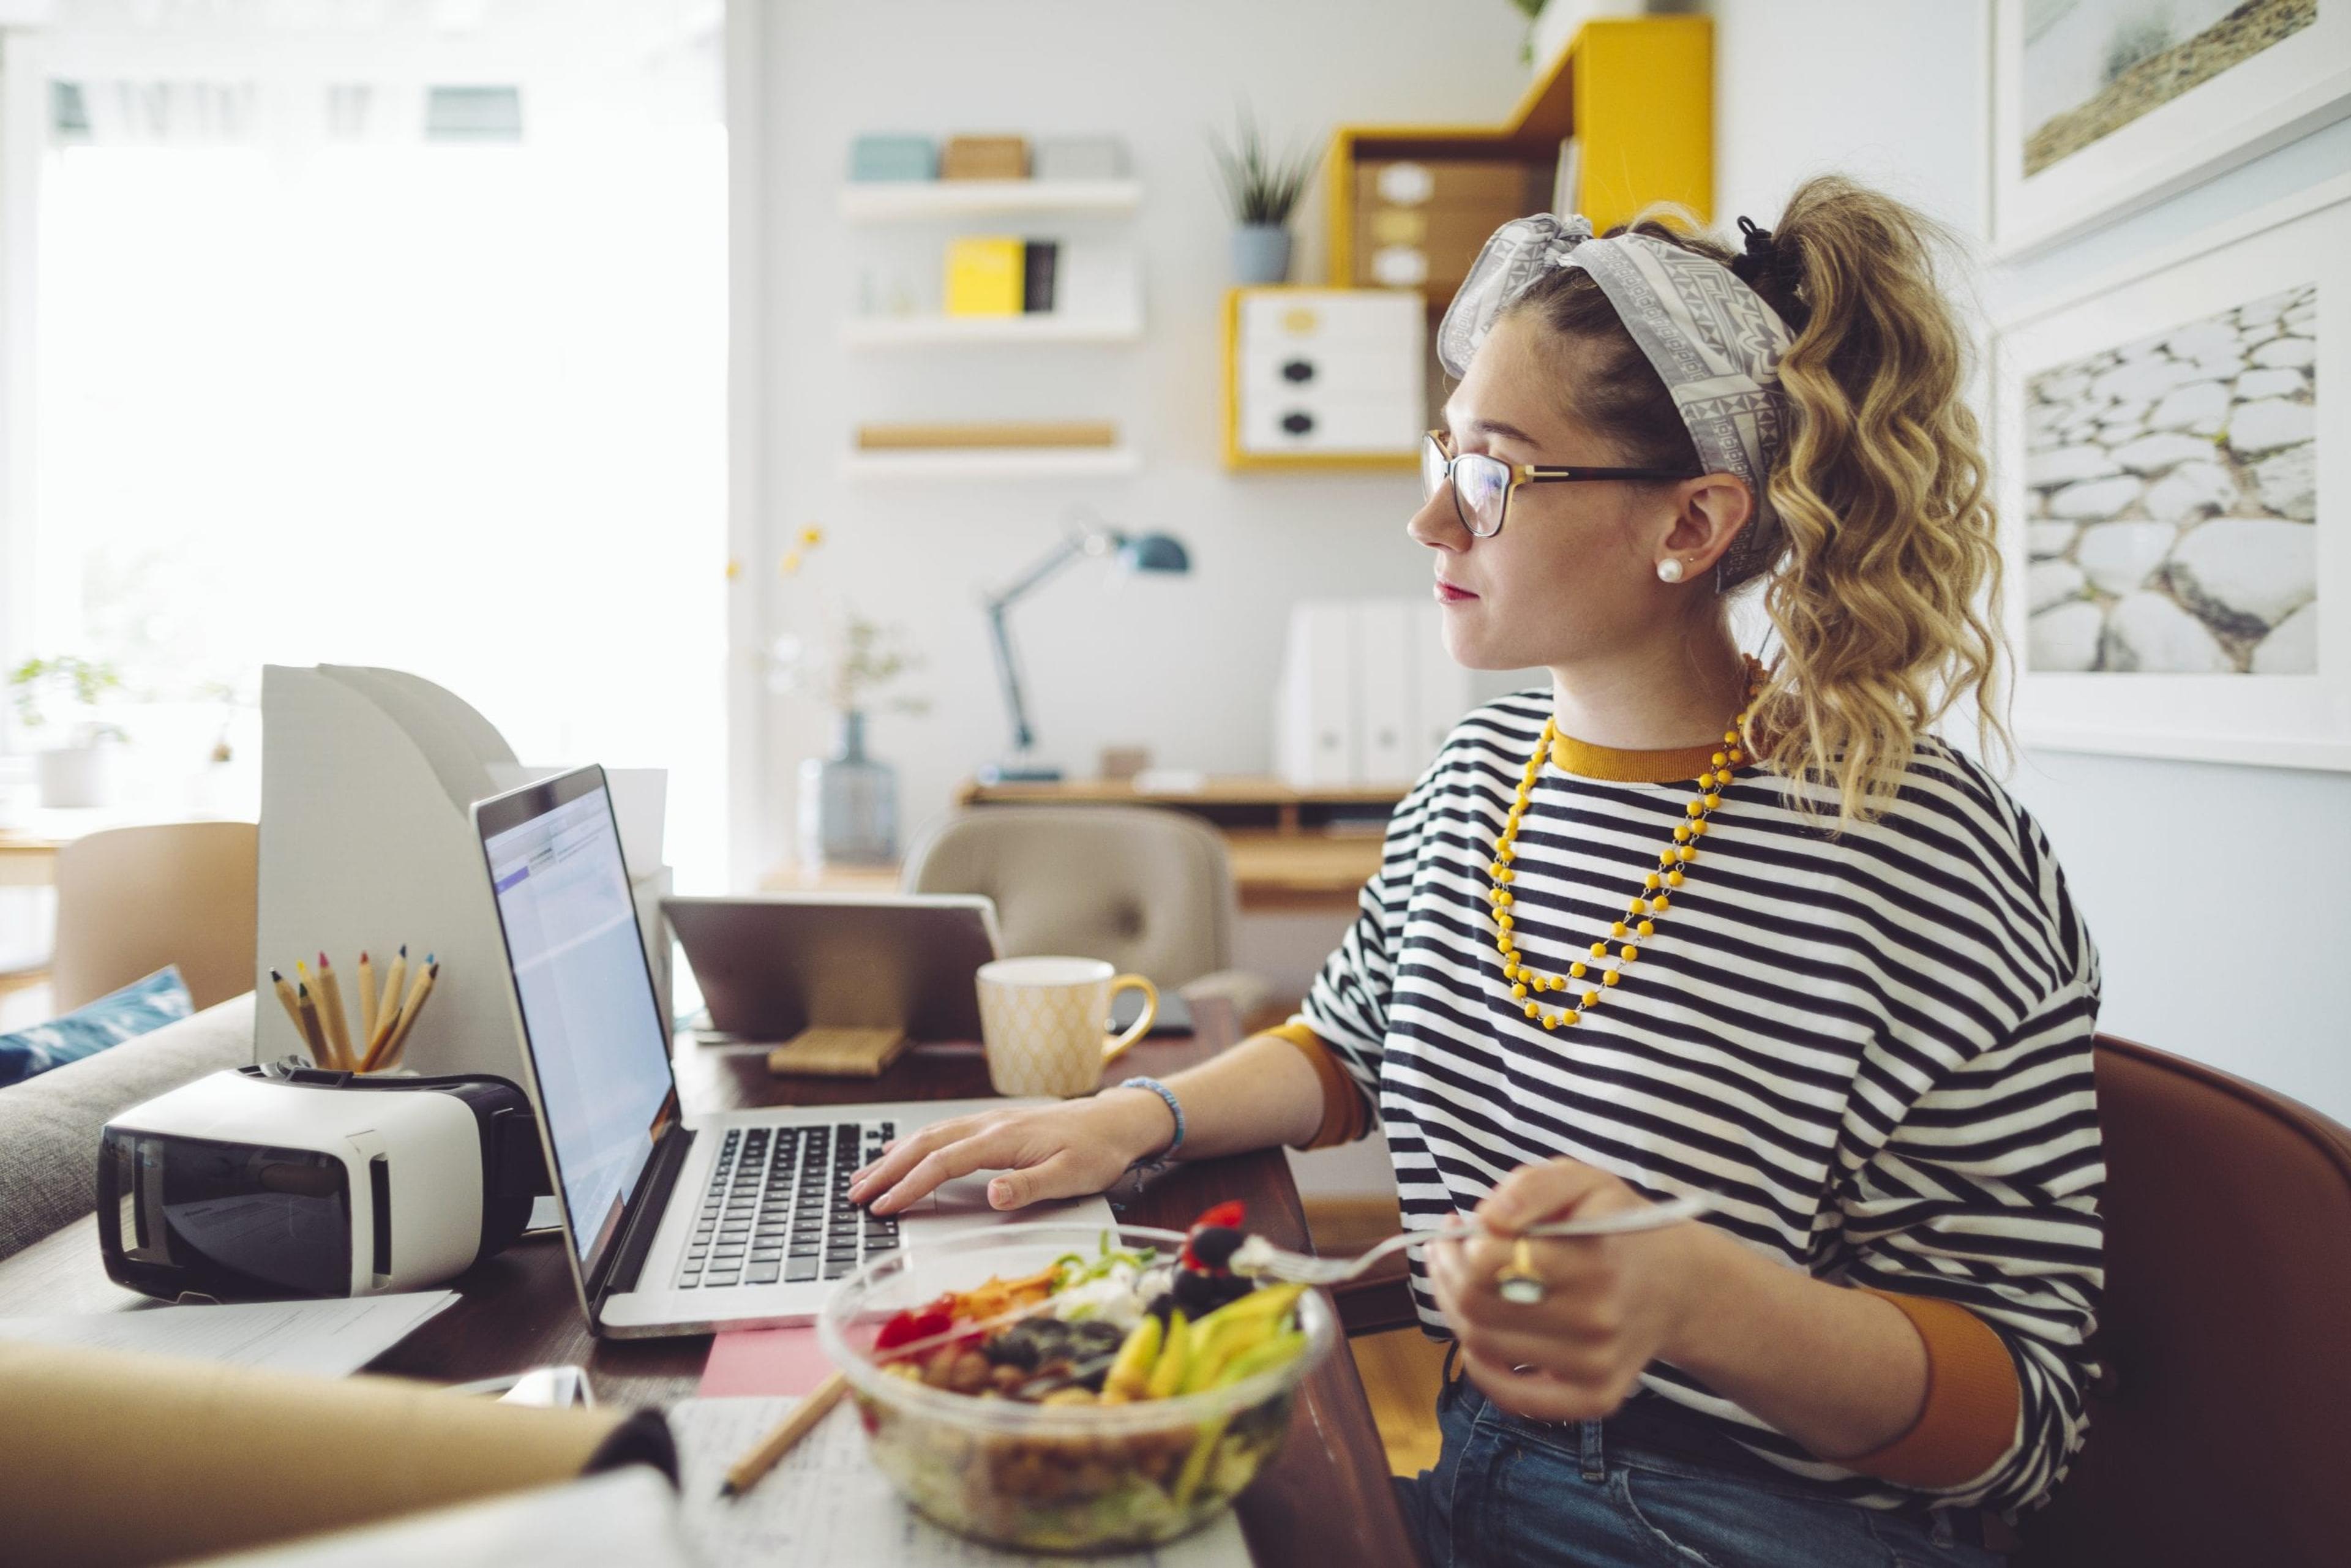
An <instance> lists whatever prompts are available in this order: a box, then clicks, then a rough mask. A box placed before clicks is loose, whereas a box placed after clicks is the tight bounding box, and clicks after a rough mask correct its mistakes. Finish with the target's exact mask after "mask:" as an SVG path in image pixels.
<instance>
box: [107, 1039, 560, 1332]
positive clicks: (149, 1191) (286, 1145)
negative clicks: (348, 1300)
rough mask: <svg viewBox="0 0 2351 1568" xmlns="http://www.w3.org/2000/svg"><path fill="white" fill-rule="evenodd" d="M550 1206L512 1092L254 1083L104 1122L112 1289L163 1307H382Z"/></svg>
mask: <svg viewBox="0 0 2351 1568" xmlns="http://www.w3.org/2000/svg"><path fill="white" fill-rule="evenodd" d="M548 1190H549V1188H548V1183H547V1166H546V1162H545V1161H544V1159H543V1158H542V1157H541V1156H540V1154H539V1142H538V1128H537V1126H536V1125H535V1124H534V1123H533V1122H532V1119H531V1110H530V1102H529V1101H528V1099H527V1098H526V1097H525V1096H524V1094H523V1092H522V1090H521V1089H519V1088H518V1087H517V1086H516V1085H515V1084H514V1083H512V1082H508V1081H507V1080H506V1079H504V1078H499V1077H496V1076H493V1075H491V1074H487V1073H465V1074H459V1075H455V1076H451V1077H445V1078H360V1077H356V1076H354V1075H353V1074H351V1073H348V1072H328V1071H319V1070H318V1069H315V1068H301V1069H298V1070H295V1071H277V1070H272V1069H264V1068H260V1067H240V1068H236V1069H235V1070H233V1071H224V1072H215V1073H213V1074H212V1075H210V1076H209V1077H205V1078H200V1079H198V1080H196V1081H195V1082H193V1083H188V1084H183V1086H181V1087H180V1088H178V1089H174V1090H172V1092H170V1093H168V1094H164V1095H161V1096H158V1097H157V1098H155V1099H153V1100H150V1101H148V1102H147V1103H145V1104H143V1105H139V1106H135V1107H133V1108H132V1109H131V1110H129V1111H125V1112H124V1113H122V1114H120V1115H119V1116H117V1117H115V1118H114V1120H112V1121H111V1122H109V1123H108V1124H106V1128H105V1131H104V1133H103V1134H102V1141H101V1144H100V1146H99V1166H98V1233H99V1244H100V1245H101V1246H102V1247H103V1248H104V1249H105V1253H106V1272H107V1274H108V1276H109V1277H110V1279H112V1280H113V1281H115V1283H117V1284H119V1285H125V1286H128V1287H129V1288H131V1290H134V1291H141V1292H142V1293H143V1294H146V1295H150V1296H157V1297H161V1298H162V1299H163V1300H165V1301H179V1300H182V1299H183V1298H187V1297H200V1298H208V1299H210V1300H214V1301H252V1300H277V1299H283V1298H286V1297H289V1296H373V1295H381V1294H385V1293H388V1292H391V1291H413V1290H416V1289H419V1288H421V1287H423V1286H427V1285H434V1284H438V1283H440V1282H441V1281H444V1280H448V1279H451V1278H454V1277H455V1276H456V1275H458V1274H462V1273H464V1272H465V1270H467V1269H470V1268H472V1267H473V1266H474V1264H475V1263H476V1262H478V1261H480V1260H482V1259H485V1258H487V1257H489V1256H490V1255H491V1254H492V1253H494V1252H496V1251H497V1250H498V1249H500V1248H502V1247H504V1246H506V1244H507V1242H509V1241H512V1240H513V1239H515V1238H516V1237H517V1236H519V1235H521V1234H522V1231H523V1228H524V1227H525V1226H526V1225H528V1223H529V1219H530V1207H531V1200H532V1199H533V1198H534V1197H537V1196H538V1195H539V1194H541V1193H544V1192H546V1191H548Z"/></svg>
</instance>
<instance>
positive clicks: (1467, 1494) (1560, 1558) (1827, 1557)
mask: <svg viewBox="0 0 2351 1568" xmlns="http://www.w3.org/2000/svg"><path fill="white" fill-rule="evenodd" d="M1635 1406H1642V1407H1648V1408H1651V1409H1654V1408H1655V1407H1656V1402H1655V1401H1653V1400H1650V1399H1643V1398H1636V1399H1635ZM1627 1410H1628V1415H1627V1416H1626V1418H1625V1419H1623V1420H1619V1419H1618V1418H1616V1417H1611V1418H1610V1419H1609V1420H1608V1421H1606V1422H1599V1421H1583V1422H1561V1423H1558V1424H1556V1425H1554V1424H1551V1423H1546V1422H1541V1421H1530V1420H1526V1419H1524V1418H1522V1417H1520V1416H1512V1415H1510V1414H1508V1413H1507V1412H1505V1411H1503V1410H1501V1409H1500V1408H1499V1407H1498V1406H1494V1405H1492V1404H1490V1403H1489V1402H1488V1401H1487V1399H1486V1397H1485V1396H1483V1395H1482V1394H1480V1393H1479V1391H1478V1389H1477V1386H1476V1385H1474V1384H1472V1383H1471V1382H1470V1381H1469V1380H1468V1378H1466V1377H1462V1378H1457V1379H1455V1380H1454V1381H1452V1382H1450V1383H1448V1384H1447V1386H1446V1389H1445V1392H1444V1393H1443V1394H1441V1395H1440V1396H1438V1398H1437V1424H1438V1426H1439V1427H1440V1428H1441V1430H1442V1431H1443V1433H1444V1435H1445V1446H1444V1449H1443V1451H1442V1452H1441V1453H1440V1454H1439V1455H1438V1457H1437V1468H1436V1469H1433V1470H1423V1471H1421V1472H1420V1474H1419V1475H1418V1476H1417V1477H1416V1478H1414V1479H1410V1480H1406V1479H1404V1478H1402V1477H1398V1478H1397V1479H1396V1483H1395V1485H1396V1495H1397V1500H1399V1501H1400V1502H1401V1503H1402V1504H1403V1505H1404V1513H1405V1520H1406V1521H1408V1522H1409V1523H1410V1524H1411V1525H1412V1528H1413V1530H1414V1531H1415V1532H1416V1533H1417V1534H1418V1536H1419V1537H1420V1544H1421V1551H1422V1552H1423V1553H1424V1554H1425V1555H1426V1557H1427V1559H1428V1561H1429V1563H1431V1565H1432V1568H1501V1565H1503V1564H1517V1563H1529V1564H1534V1563H1541V1564H1557V1565H1560V1568H1567V1565H1571V1564H1572V1565H1573V1568H2000V1565H2001V1564H2002V1563H2006V1562H2007V1561H2008V1558H2007V1556H2006V1554H2005V1553H2002V1552H1992V1551H1989V1550H1987V1549H1986V1548H1984V1547H1983V1546H1981V1545H1980V1544H1972V1543H1971V1542H1972V1541H1973V1540H1974V1538H1975V1537H1976V1536H1977V1535H1978V1534H1979V1531H1978V1529H1977V1528H1976V1525H1977V1523H1978V1516H1977V1515H1975V1514H1973V1513H1953V1512H1950V1511H1941V1512H1938V1513H1937V1514H1935V1515H1934V1516H1932V1517H1931V1518H1930V1517H1929V1516H1928V1512H1927V1511H1926V1510H1924V1509H1905V1510H1900V1511H1887V1510H1883V1509H1874V1508H1863V1507H1860V1506H1859V1505H1857V1504H1855V1503H1849V1502H1844V1501H1841V1500H1838V1499H1835V1498H1832V1497H1825V1496H1822V1495H1820V1494H1818V1493H1817V1492H1810V1491H1808V1490H1806V1487H1805V1483H1804V1481H1803V1480H1802V1478H1801V1477H1796V1476H1788V1477H1786V1478H1785V1479H1784V1480H1781V1481H1778V1482H1777V1483H1776V1484H1775V1482H1774V1481H1773V1480H1771V1479H1763V1478H1761V1477H1759V1476H1757V1475H1755V1474H1753V1473H1750V1472H1749V1471H1748V1470H1747V1469H1746V1466H1755V1467H1761V1466H1762V1464H1763V1461H1761V1460H1760V1459H1755V1458H1753V1457H1752V1456H1750V1455H1746V1454H1745V1451H1744V1450H1743V1449H1741V1450H1739V1451H1738V1452H1739V1454H1740V1457H1741V1458H1744V1460H1745V1461H1746V1465H1745V1466H1742V1465H1741V1464H1740V1462H1739V1461H1738V1460H1735V1459H1732V1458H1729V1456H1728V1455H1726V1456H1725V1457H1724V1459H1723V1462H1719V1463H1717V1462H1712V1461H1710V1460H1709V1459H1708V1458H1705V1457H1704V1454H1705V1450H1706V1448H1707V1446H1708V1442H1709V1441H1711V1442H1713V1443H1717V1444H1720V1445H1722V1446H1724V1447H1726V1448H1735V1445H1729V1443H1728V1442H1727V1440H1726V1439H1720V1438H1714V1437H1711V1435H1710V1434H1704V1433H1695V1434H1693V1437H1692V1440H1691V1441H1688V1442H1678V1441H1670V1440H1667V1441H1660V1440H1657V1439H1658V1438H1659V1437H1663V1436H1666V1435H1667V1434H1670V1432H1671V1430H1672V1427H1673V1421H1672V1418H1671V1416H1669V1415H1668V1416H1663V1417H1659V1416H1654V1415H1653V1416H1651V1417H1650V1418H1649V1419H1648V1420H1647V1421H1646V1422H1644V1421H1641V1420H1637V1419H1634V1418H1633V1416H1632V1414H1631V1412H1633V1411H1634V1406H1628V1407H1627ZM1963 1537H1964V1538H1965V1539H1962V1538H1963Z"/></svg>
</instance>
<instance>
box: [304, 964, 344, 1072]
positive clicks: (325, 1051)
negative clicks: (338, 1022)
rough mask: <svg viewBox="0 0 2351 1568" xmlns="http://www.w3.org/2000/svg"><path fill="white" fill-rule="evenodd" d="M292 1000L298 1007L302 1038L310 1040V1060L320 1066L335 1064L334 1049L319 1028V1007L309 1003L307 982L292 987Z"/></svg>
mask: <svg viewBox="0 0 2351 1568" xmlns="http://www.w3.org/2000/svg"><path fill="white" fill-rule="evenodd" d="M294 1000H295V1004H296V1006H297V1007H298V1009H300V1011H299V1013H298V1017H299V1018H300V1019H301V1020H302V1038H303V1039H305V1040H308V1041H309V1042H310V1060H311V1061H315V1062H317V1063H318V1064H319V1066H321V1067H333V1066H335V1065H336V1062H335V1056H334V1051H333V1050H332V1048H330V1047H329V1045H328V1044H327V1037H326V1035H325V1034H324V1033H323V1032H322V1031H321V1030H319V1009H317V1008H315V1007H313V1006H311V1005H310V988H309V986H308V984H307V983H306V984H303V985H298V986H297V987H295V988H294Z"/></svg>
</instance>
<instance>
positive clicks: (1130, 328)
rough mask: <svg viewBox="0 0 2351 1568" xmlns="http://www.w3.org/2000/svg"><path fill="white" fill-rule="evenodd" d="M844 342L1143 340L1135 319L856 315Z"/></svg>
mask: <svg viewBox="0 0 2351 1568" xmlns="http://www.w3.org/2000/svg"><path fill="white" fill-rule="evenodd" d="M1142 337H1143V321H1142V319H1141V318H1139V317H1134V316H1101V317H1084V316H1061V315H1057V314H1055V313H1053V312H1051V311H1039V312H1037V313H1036V314H1034V315H1027V316H852V317H850V318H848V319H846V320H844V321H842V322H841V341H843V342H845V343H847V344H849V345H850V346H851V347H852V348H858V349H903V348H917V347H923V346H925V345H930V344H937V343H1133V342H1137V341H1139V340H1141V339H1142Z"/></svg>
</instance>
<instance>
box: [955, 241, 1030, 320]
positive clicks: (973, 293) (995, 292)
mask: <svg viewBox="0 0 2351 1568" xmlns="http://www.w3.org/2000/svg"><path fill="white" fill-rule="evenodd" d="M1024 254H1025V247H1024V246H1023V245H1022V243H1021V242H1020V241H1019V240H1018V239H1007V238H1003V237H1001V236H998V235H965V236H963V237H961V238H959V239H954V240H950V241H948V242H947V314H948V315H950V316H1018V315H1019V314H1020V298H1021V285H1022V282H1023V277H1024Z"/></svg>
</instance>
